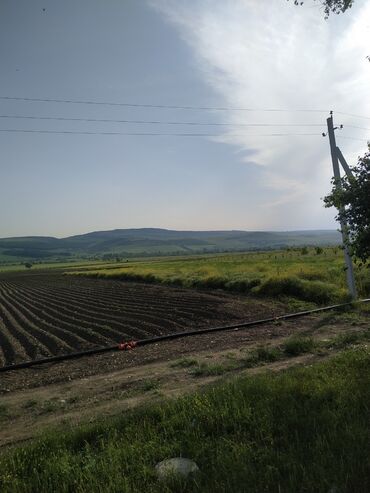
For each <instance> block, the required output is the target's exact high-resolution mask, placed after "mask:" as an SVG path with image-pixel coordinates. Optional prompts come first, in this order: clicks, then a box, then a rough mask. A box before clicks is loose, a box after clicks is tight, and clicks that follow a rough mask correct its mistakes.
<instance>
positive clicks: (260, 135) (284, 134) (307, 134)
mask: <svg viewBox="0 0 370 493" xmlns="http://www.w3.org/2000/svg"><path fill="white" fill-rule="evenodd" d="M0 132H9V133H40V134H73V135H132V136H152V137H157V136H161V137H163V136H164V137H285V136H316V137H317V136H321V135H322V134H319V133H298V134H297V133H274V134H211V133H166V132H93V131H91V132H90V131H79V130H32V129H19V128H1V129H0Z"/></svg>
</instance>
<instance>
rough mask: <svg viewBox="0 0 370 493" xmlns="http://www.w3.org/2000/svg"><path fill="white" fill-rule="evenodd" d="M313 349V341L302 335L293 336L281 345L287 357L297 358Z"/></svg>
mask: <svg viewBox="0 0 370 493" xmlns="http://www.w3.org/2000/svg"><path fill="white" fill-rule="evenodd" d="M314 348H315V341H314V339H313V338H312V337H305V336H302V335H293V336H291V337H290V338H289V339H288V340H287V341H286V342H285V343H284V344H283V350H284V352H285V353H286V354H287V355H288V356H298V355H300V354H303V353H310V352H312V351H313V350H314Z"/></svg>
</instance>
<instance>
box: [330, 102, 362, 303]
mask: <svg viewBox="0 0 370 493" xmlns="http://www.w3.org/2000/svg"><path fill="white" fill-rule="evenodd" d="M326 123H327V125H328V136H329V142H330V152H331V160H332V163H333V172H334V178H335V180H336V182H337V186H338V187H341V186H342V185H341V182H340V169H339V162H338V157H339V158H340V161H341V163H342V165H343V164H344V163H345V164H344V168H345V171H346V172H347V168H348V170H349V167H348V165H347V163H346V161H345V159H344V157H343V155H342V153H341V152H340V150H339V148H338V147H337V145H336V142H335V133H334V130H335V128H334V124H333V112H332V111H331V112H330V117H329V118H328V119H327V120H326ZM336 128H337V127H336ZM338 151H339V152H338ZM342 161H343V162H342ZM349 172H350V170H349ZM342 210H343V209H340V210H339V212H341V211H342ZM340 229H341V233H342V241H343V248H344V259H345V261H346V267H347V268H346V276H347V284H348V290H349V292H350V294H351V298H352V299H353V300H355V299H356V298H357V290H356V283H355V276H354V271H353V263H352V258H351V255H350V253H349V250H348V243H347V238H348V234H347V223H346V222H345V221H344V220H341V221H340Z"/></svg>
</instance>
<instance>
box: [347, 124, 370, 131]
mask: <svg viewBox="0 0 370 493" xmlns="http://www.w3.org/2000/svg"><path fill="white" fill-rule="evenodd" d="M343 126H344V127H349V128H358V129H360V130H368V131H369V132H370V128H366V127H357V126H356V125H343Z"/></svg>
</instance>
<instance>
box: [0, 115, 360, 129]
mask: <svg viewBox="0 0 370 493" xmlns="http://www.w3.org/2000/svg"><path fill="white" fill-rule="evenodd" d="M0 118H4V119H18V120H23V119H24V120H52V121H76V122H94V123H132V124H135V125H136V124H144V125H200V126H220V127H223V126H231V127H323V126H324V124H323V123H219V122H193V121H190V122H189V121H188V122H175V121H165V120H116V119H110V118H77V117H76V118H75V117H63V116H34V115H0ZM354 128H361V127H354Z"/></svg>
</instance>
